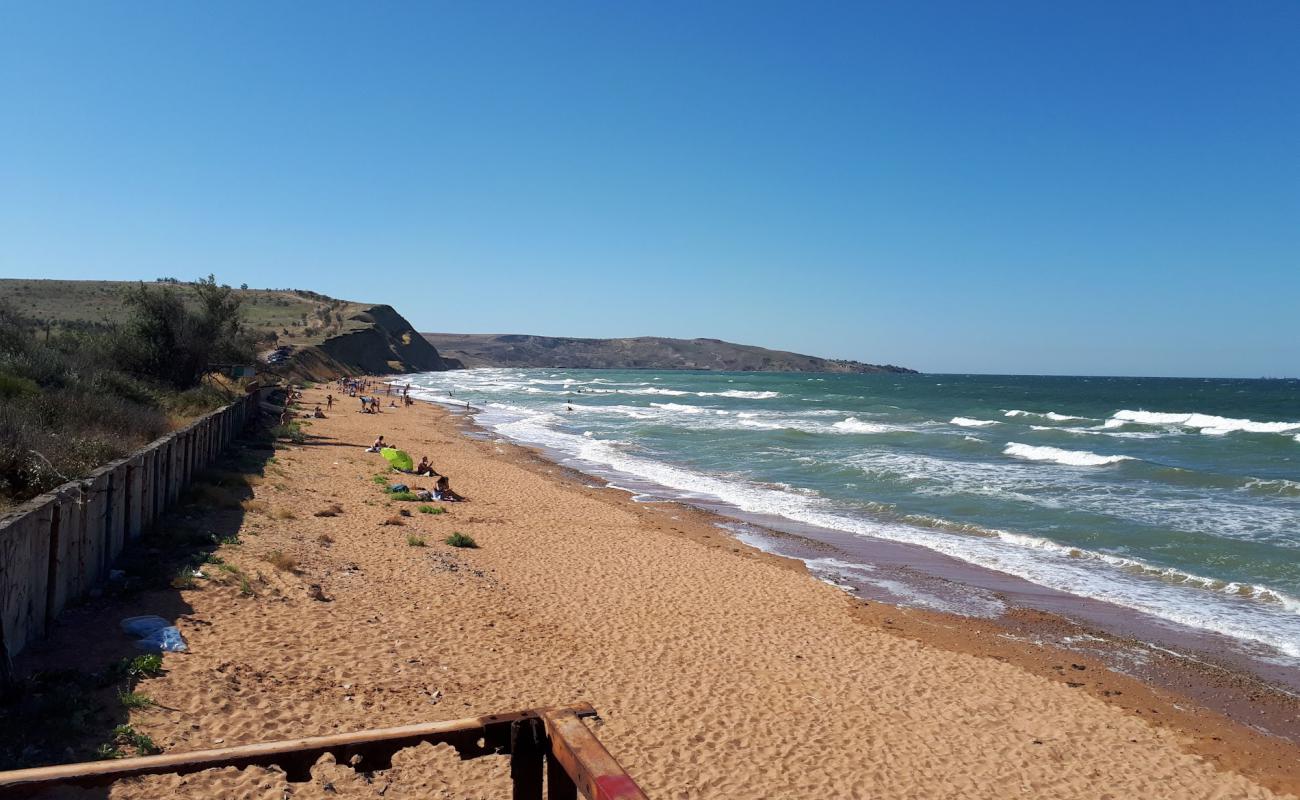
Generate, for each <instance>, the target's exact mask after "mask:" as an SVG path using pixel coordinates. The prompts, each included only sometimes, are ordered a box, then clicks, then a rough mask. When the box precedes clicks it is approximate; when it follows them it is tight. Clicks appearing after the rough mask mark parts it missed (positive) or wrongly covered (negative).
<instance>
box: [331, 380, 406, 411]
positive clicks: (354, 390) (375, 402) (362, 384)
mask: <svg viewBox="0 0 1300 800" xmlns="http://www.w3.org/2000/svg"><path fill="white" fill-rule="evenodd" d="M337 387H338V390H339V391H340V392H343V393H345V394H347V396H348V397H355V398H357V399H358V400H360V401H361V409H360V413H362V414H379V413H382V412H381V411H380V410H379V392H378V388H377V387H378V384H377V383H376V382H374V381H369V380H363V379H354V378H339V379H338V381H337ZM384 387H385V388H384V393H385V394H386V395H388V397H389V398H390V399H389V401H388V407H389V408H400V407H401V406H398V405H397V400H396V399H395V398H393V388H394V387H393V384H391V383H386V384H384ZM372 388H374V392H373V393H372V394H367V392H368V391H370V390H371V389H372ZM399 392H400V394H401V398H402V406H412V405H415V401H414V400H412V399H411V385H410V384H409V383H408V384H407V385H406V386H403V387H399ZM325 402H326V403H327V404H329V407H330V408H333V407H334V395H332V394H329V395H326V396H325Z"/></svg>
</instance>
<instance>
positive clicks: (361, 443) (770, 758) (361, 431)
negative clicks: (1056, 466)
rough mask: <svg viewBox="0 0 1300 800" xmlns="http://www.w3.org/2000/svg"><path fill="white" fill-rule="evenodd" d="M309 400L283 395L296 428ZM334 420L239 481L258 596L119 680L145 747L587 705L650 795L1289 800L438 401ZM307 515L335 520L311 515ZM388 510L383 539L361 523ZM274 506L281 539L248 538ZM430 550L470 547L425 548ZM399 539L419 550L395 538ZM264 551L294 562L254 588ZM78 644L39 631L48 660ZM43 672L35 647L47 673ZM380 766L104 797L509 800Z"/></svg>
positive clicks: (1170, 735) (1218, 731) (1120, 713)
mask: <svg viewBox="0 0 1300 800" xmlns="http://www.w3.org/2000/svg"><path fill="white" fill-rule="evenodd" d="M323 397H324V391H323V390H312V391H309V392H308V393H307V398H306V400H307V402H306V404H305V405H306V407H307V408H311V407H312V404H313V403H314V402H315V401H317V400H319V399H322V398H323ZM355 405H356V404H355V401H353V402H348V401H346V400H345V401H344V403H343V404H342V405H341V406H336V407H335V413H333V414H331V415H330V418H329V419H327V420H316V421H314V424H313V425H312V426H311V427H310V428H309V431H310V433H311V434H312V436H313V437H314V438H313V441H312V442H310V443H309V444H308V445H306V446H303V447H294V448H290V449H288V450H285V451H281V452H280V453H279V454H278V458H277V462H278V463H277V464H276V465H275V466H274V467H273V468H272V469H271V471H270V473H269V474H268V477H267V480H266V481H265V482H264V483H263V484H261V485H260V486H258V487H257V497H258V499H259V500H262V501H264V502H265V503H266V504H267V506H268V510H267V512H262V513H250V514H249V515H248V516H247V517H246V518H245V520H244V522H243V527H242V533H241V536H242V539H243V543H242V544H240V545H235V546H226V547H223V548H222V550H221V551H220V555H221V556H222V557H223V558H224V559H225V560H226V561H227V562H229V563H231V564H236V565H238V566H239V567H241V568H242V569H243V570H244V571H245V572H246V573H248V574H249V575H250V576H251V577H252V578H253V581H252V587H253V588H254V589H255V590H256V592H257V595H256V596H255V597H247V596H241V594H240V592H239V589H238V587H237V586H236V585H235V584H234V583H233V582H225V583H217V582H215V581H213V582H208V581H203V582H201V585H200V588H198V589H194V590H186V591H185V592H184V593H183V595H184V600H185V602H186V603H188V604H189V605H190V606H191V607H192V608H193V613H192V614H190V615H188V617H187V618H186V619H185V620H183V621H182V623H181V625H182V629H183V630H184V631H185V634H186V636H187V638H188V639H189V642H190V645H191V648H192V652H191V653H189V654H184V655H168V656H167V657H166V667H167V670H168V672H167V674H166V675H164V676H163V677H161V678H156V679H153V680H148V681H145V682H144V683H143V684H142V685H141V686H140V687H139V690H140V691H143V692H146V693H148V694H149V695H150V696H152V697H153V698H154V699H156V700H157V701H158V702H159V703H160V707H159V708H155V709H148V710H143V711H136V712H132V718H131V721H132V723H133V725H134V726H135V728H136V729H137V730H140V731H143V732H146V733H148V734H150V735H151V736H152V737H153V738H154V740H155V741H157V742H158V743H159V744H160V745H162V746H163V747H164V748H165V749H166V750H167V751H169V752H174V751H181V750H188V749H198V748H206V747H213V746H219V745H232V744H241V743H251V742H258V741H265V740H269V739H279V738H290V737H295V736H302V735H313V734H326V733H335V732H341V731H350V730H356V729H362V728H368V727H380V726H389V725H398V724H405V723H411V722H417V721H423V720H440V719H453V718H458V717H464V716H473V715H477V714H480V713H489V712H493V711H505V710H513V709H518V708H525V707H530V706H542V705H550V704H566V703H571V702H575V701H582V700H585V701H589V702H591V703H592V704H594V705H595V706H596V708H597V709H598V710H599V711H600V713H601V715H602V717H603V722H601V723H597V724H596V725H595V726H594V727H595V730H596V733H597V735H598V736H599V737H600V739H601V741H602V742H603V743H604V744H605V745H606V746H607V747H608V748H609V749H610V751H611V752H612V753H613V754H614V755H615V757H616V758H618V759H619V761H621V762H622V763H623V765H624V766H626V767H627V769H628V770H629V772H630V773H631V774H632V775H633V776H634V777H635V778H636V779H637V780H638V782H639V783H640V784H641V785H642V786H643V788H644V789H645V790H646V791H647V792H648V793H649V794H650V796H652V797H656V798H696V797H728V798H802V797H810V796H814V795H815V796H819V797H872V798H918V797H936V798H937V797H989V798H993V797H997V798H1004V797H1011V796H1034V797H1053V798H1075V797H1080V798H1084V797H1086V798H1105V797H1112V798H1131V797H1148V798H1184V797H1186V798H1191V797H1196V798H1210V797H1213V798H1256V797H1259V798H1264V797H1276V796H1280V795H1279V794H1275V793H1274V790H1277V791H1279V792H1285V791H1291V792H1294V791H1296V786H1297V784H1296V776H1295V774H1294V773H1290V774H1289V773H1288V770H1289V766H1288V763H1291V764H1293V763H1294V761H1290V762H1288V759H1294V757H1295V755H1296V751H1295V749H1294V748H1291V747H1290V746H1289V745H1285V744H1284V743H1283V744H1278V743H1277V742H1273V743H1272V744H1270V745H1269V747H1272V748H1273V749H1272V750H1269V749H1268V747H1264V748H1260V747H1257V744H1258V741H1257V740H1256V739H1252V738H1251V737H1252V734H1250V733H1249V732H1248V731H1246V730H1245V729H1244V728H1240V727H1236V726H1233V725H1231V724H1230V723H1227V722H1226V721H1221V720H1217V718H1215V717H1213V715H1208V716H1207V715H1205V714H1199V715H1198V714H1194V713H1191V712H1188V714H1190V716H1188V719H1191V720H1193V721H1194V722H1195V723H1196V724H1199V725H1200V726H1201V727H1200V728H1199V729H1198V728H1196V725H1181V726H1180V725H1178V724H1169V723H1168V722H1166V723H1165V724H1163V725H1159V726H1158V725H1156V724H1153V722H1152V721H1150V720H1149V719H1148V718H1149V717H1153V716H1155V715H1158V714H1159V712H1160V711H1167V712H1170V713H1173V709H1172V706H1171V704H1170V703H1168V702H1166V701H1164V700H1162V699H1161V698H1160V697H1158V696H1156V695H1155V694H1154V693H1151V692H1146V691H1145V690H1144V689H1143V688H1142V687H1141V686H1136V687H1135V686H1133V685H1131V684H1132V683H1133V681H1131V680H1128V679H1124V678H1121V677H1118V676H1115V675H1113V674H1109V673H1106V674H1104V675H1103V674H1099V673H1104V672H1105V670H1104V668H1102V667H1100V666H1098V665H1088V664H1086V663H1085V664H1080V665H1079V666H1081V667H1088V668H1089V669H1091V670H1092V672H1089V673H1086V674H1087V677H1086V678H1084V677H1080V676H1081V675H1083V674H1085V670H1078V668H1077V667H1070V669H1072V670H1078V672H1075V673H1072V674H1071V675H1067V676H1065V678H1069V679H1070V680H1069V681H1068V682H1067V680H1065V679H1064V678H1053V677H1052V670H1053V669H1056V670H1058V671H1059V670H1061V669H1062V665H1063V664H1069V663H1070V662H1071V661H1073V662H1074V663H1076V664H1078V663H1079V659H1078V657H1071V656H1069V655H1061V654H1056V653H1051V652H1047V653H1044V652H1041V651H1039V652H1036V654H1034V655H1032V656H1030V657H1027V658H1022V659H1017V658H1014V657H1011V656H1014V650H1013V649H1006V648H1004V649H999V646H998V645H996V644H992V645H987V646H985V647H984V648H983V652H982V654H979V655H976V654H973V653H971V652H960V650H961V649H962V648H960V647H958V646H955V645H954V644H953V642H954V641H956V639H954V638H953V637H952V636H948V638H947V640H945V639H944V637H945V635H946V634H945V633H944V632H945V631H948V632H949V633H951V631H952V630H953V629H954V628H957V627H960V626H961V622H960V620H958V621H957V622H955V623H954V621H953V620H954V618H943V619H940V618H939V617H938V616H937V615H926V614H921V613H917V612H909V611H906V610H902V609H894V608H891V607H888V606H882V605H878V604H871V605H870V606H864V604H862V603H861V602H859V601H856V600H854V599H852V598H851V597H849V596H848V595H846V594H845V593H843V592H841V591H839V590H837V589H835V588H833V587H830V586H827V585H825V584H823V583H820V582H818V581H816V580H814V579H813V578H811V577H809V576H808V575H807V574H806V573H805V572H804V570H803V569H802V568H801V567H799V566H798V565H795V564H792V563H791V562H788V561H784V560H782V559H777V558H773V557H770V556H766V555H764V554H761V553H758V552H756V551H753V550H751V549H749V548H746V547H744V546H743V545H740V544H738V543H736V542H734V541H733V540H731V539H730V538H729V537H727V536H726V535H725V534H724V533H723V532H722V531H720V530H718V529H717V528H716V527H714V526H713V525H712V524H711V522H710V519H709V518H708V516H707V515H704V514H702V513H698V512H694V511H691V510H689V509H685V508H683V507H681V506H677V505H673V504H655V505H638V504H634V503H631V502H630V501H629V500H628V499H627V495H626V494H624V493H622V492H619V491H616V490H610V489H600V488H590V487H587V486H585V485H584V483H583V481H582V479H580V478H578V479H575V478H574V477H573V476H572V475H571V474H569V473H567V471H566V470H563V469H562V468H560V467H556V466H554V465H550V464H548V463H547V462H544V461H542V460H540V459H538V458H536V457H535V456H532V455H531V454H529V453H528V452H526V451H524V450H522V449H520V448H515V447H512V446H509V445H503V444H499V443H496V442H492V441H484V440H473V439H469V438H467V437H465V436H463V435H462V434H461V433H460V432H459V430H458V428H459V427H460V423H458V422H457V421H456V420H454V419H451V418H450V417H449V415H448V414H447V413H446V412H445V411H443V410H441V409H438V408H432V407H429V406H425V405H422V404H420V405H417V406H415V407H413V408H409V409H401V410H394V409H385V410H384V413H383V414H382V415H380V416H378V417H376V416H370V415H362V414H359V413H356V412H355V410H354V409H355ZM378 433H383V434H384V435H385V436H386V437H387V438H388V439H389V440H390V442H393V443H395V444H396V445H397V446H400V447H403V448H405V449H407V450H409V451H410V452H411V454H412V455H413V456H415V457H416V458H417V459H418V458H419V456H421V455H425V454H427V455H429V456H430V458H431V460H432V461H433V463H434V465H435V467H436V468H437V469H438V470H439V471H441V472H444V473H446V474H448V475H450V476H452V482H453V486H454V487H455V488H456V489H458V490H459V491H461V492H463V493H464V494H466V495H467V496H468V497H470V498H471V502H468V503H464V504H459V505H457V504H450V505H447V508H448V509H449V511H448V513H446V514H443V515H438V516H429V515H423V514H420V513H418V512H416V511H415V506H416V505H417V504H414V503H395V502H394V503H390V501H387V500H386V499H385V497H384V495H383V493H382V492H381V490H380V489H379V488H378V487H377V486H376V485H375V484H374V483H373V482H372V480H371V478H372V476H373V475H375V474H376V472H377V471H379V469H380V468H381V467H382V466H383V462H382V461H381V459H380V457H379V456H377V455H373V454H369V453H365V452H363V448H364V447H365V446H366V445H368V444H369V443H370V442H371V441H372V440H373V439H374V437H375V435H376V434H378ZM402 480H403V481H404V482H407V483H410V484H415V485H424V486H428V485H429V482H428V481H425V480H422V479H415V478H403V479H402ZM330 503H338V504H339V505H341V506H342V507H343V511H342V513H341V514H340V515H338V516H335V517H316V516H313V512H315V511H317V510H320V509H322V508H325V507H326V506H327V505H329V504H330ZM402 507H405V508H408V509H409V510H411V512H412V515H411V516H410V517H409V518H405V517H404V518H401V519H402V521H403V522H404V524H403V525H400V526H389V525H381V522H383V521H384V520H385V519H388V518H390V517H392V516H393V515H395V514H397V512H398V509H399V508H402ZM280 510H289V511H292V512H294V515H295V517H294V518H292V519H275V518H274V517H275V516H276V512H278V511H280ZM452 531H461V532H464V533H467V534H470V535H471V536H473V537H474V538H475V539H476V540H477V541H478V543H479V544H480V545H481V548H480V549H477V550H457V549H453V548H451V547H448V546H447V545H445V544H443V543H442V539H443V538H444V537H445V536H447V534H448V533H450V532H452ZM413 534H414V535H419V536H422V537H423V538H424V539H425V540H426V541H427V543H428V546H427V547H414V546H410V545H408V543H407V537H408V535H413ZM322 535H327V536H328V537H330V538H331V539H332V542H330V543H328V544H326V543H323V542H322V541H321V537H322ZM274 551H278V552H280V553H282V554H284V555H287V556H290V557H292V558H293V559H295V560H296V562H297V566H296V567H295V569H294V570H293V571H285V570H282V569H277V568H276V567H274V566H272V564H270V563H269V562H268V561H267V560H266V559H267V557H268V556H269V554H271V553H272V552H274ZM313 586H318V587H320V592H323V596H324V597H326V598H329V599H328V600H322V599H318V598H319V597H320V596H321V595H320V594H319V593H318V592H316V590H314V589H313V588H312V587H313ZM314 595H315V596H314ZM105 621H106V620H99V621H97V622H96V621H93V620H90V619H87V620H83V621H82V623H81V624H84V625H92V624H97V625H102V624H104V623H105ZM77 625H78V623H77V622H76V621H74V622H72V623H70V624H69V626H67V628H66V629H65V631H64V633H63V634H60V636H61V637H64V638H66V641H68V642H72V641H74V640H75V636H72V634H73V633H74V632H75V630H74V629H75V628H76V627H77ZM893 628H907V631H906V632H905V634H904V635H898V633H896V632H895V631H894V630H892V629H893ZM978 632H979V631H978V630H976V629H974V628H972V629H971V631H968V633H978ZM957 638H958V639H959V638H960V637H957ZM988 638H992V636H990V637H988ZM72 647H73V645H71V644H68V645H67V648H69V649H68V650H66V652H71V649H70V648H72ZM1008 647H1013V646H1012V645H1008ZM967 649H970V648H967ZM1030 649H1032V648H1030ZM1008 654H1010V655H1008ZM58 656H59V645H58V643H57V642H56V643H55V644H54V646H53V647H52V648H51V649H50V651H49V655H48V657H49V658H57V657H58ZM1033 659H1037V660H1038V662H1041V663H1037V665H1036V666H1035V663H1031V662H1033ZM1126 681H1127V682H1126ZM1104 686H1110V687H1118V686H1124V687H1125V694H1123V698H1124V699H1125V700H1126V701H1128V702H1127V705H1126V706H1123V707H1122V706H1121V705H1118V704H1117V703H1115V702H1109V701H1107V700H1106V699H1104V696H1103V695H1104V694H1105V692H1112V691H1113V693H1114V694H1115V695H1117V696H1118V695H1119V691H1118V690H1113V689H1103V688H1102V687H1104ZM1144 692H1145V693H1144ZM1105 696H1110V695H1105ZM1137 712H1145V713H1144V714H1139V713H1137ZM1210 742H1214V743H1215V744H1214V746H1210V745H1209V744H1208V743H1210ZM1216 748H1217V749H1216ZM1260 752H1264V753H1265V754H1266V755H1265V757H1262V758H1259V757H1255V756H1252V753H1254V754H1256V755H1257V754H1258V753H1260ZM398 762H399V765H398V766H397V767H395V768H394V769H392V770H388V771H385V772H380V773H375V774H374V776H373V778H372V779H367V778H366V777H365V776H358V775H357V774H355V773H354V772H352V771H351V770H350V769H346V768H343V767H339V766H336V765H332V764H322V765H319V766H318V768H317V772H316V779H315V780H314V781H313V782H312V783H310V784H304V785H292V786H291V787H290V788H289V794H286V784H285V783H284V782H283V779H282V777H281V776H279V775H277V774H276V773H268V772H266V771H262V770H248V771H246V772H243V773H239V772H235V771H233V770H226V771H221V772H213V773H207V774H204V775H201V776H192V777H189V778H186V779H181V778H176V777H168V778H158V779H150V780H148V781H142V782H138V783H133V784H131V785H119V786H117V787H115V789H114V791H113V795H112V796H114V797H146V796H153V797H158V796H187V797H215V796H220V797H275V798H279V797H284V796H290V795H291V796H293V797H318V796H319V797H327V796H328V797H339V796H357V797H378V796H381V795H382V796H385V797H388V798H392V797H408V796H428V797H486V796H497V797H500V796H506V793H507V792H508V777H507V776H508V771H507V768H506V765H505V759H502V758H487V759H480V760H478V761H473V762H458V761H456V760H455V759H454V758H453V757H449V756H448V755H447V754H446V753H442V755H441V757H438V758H433V757H431V755H430V748H428V747H427V746H426V747H424V748H421V749H420V750H411V751H407V752H406V753H405V754H403V756H402V757H401V758H399V759H398ZM1268 787H1271V788H1268Z"/></svg>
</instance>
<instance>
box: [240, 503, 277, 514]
mask: <svg viewBox="0 0 1300 800" xmlns="http://www.w3.org/2000/svg"><path fill="white" fill-rule="evenodd" d="M239 506H240V507H241V508H243V509H244V510H245V511H247V512H248V513H250V514H265V513H266V512H267V510H268V509H270V506H269V505H267V503H266V501H265V500H245V501H243V502H242V503H240V504H239Z"/></svg>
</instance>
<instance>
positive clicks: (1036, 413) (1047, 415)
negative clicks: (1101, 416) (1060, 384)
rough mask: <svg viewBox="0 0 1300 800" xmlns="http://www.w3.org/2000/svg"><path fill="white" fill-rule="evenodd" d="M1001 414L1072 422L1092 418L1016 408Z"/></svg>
mask: <svg viewBox="0 0 1300 800" xmlns="http://www.w3.org/2000/svg"><path fill="white" fill-rule="evenodd" d="M1003 414H1004V415H1005V416H1008V417H1042V418H1043V419H1050V420H1053V421H1055V422H1072V421H1080V420H1088V419H1092V417H1075V416H1071V415H1069V414H1058V413H1057V412H1055V411H1021V410H1020V409H1018V408H1013V409H1010V410H1008V411H1004V412H1003Z"/></svg>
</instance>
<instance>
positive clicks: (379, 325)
mask: <svg viewBox="0 0 1300 800" xmlns="http://www.w3.org/2000/svg"><path fill="white" fill-rule="evenodd" d="M349 321H351V322H354V323H361V327H355V328H354V329H353V330H350V331H347V332H345V333H340V334H339V335H337V336H331V337H330V338H328V339H326V340H325V341H323V342H321V343H320V344H318V345H314V346H312V347H307V348H304V349H302V350H300V351H298V352H296V353H294V356H293V363H292V365H291V366H290V368H289V371H290V372H291V373H292V374H293V375H294V376H295V377H298V378H302V379H308V380H327V379H329V378H333V377H337V376H339V375H362V374H365V375H391V374H398V373H404V372H438V371H442V370H448V369H458V368H460V366H461V364H460V362H459V361H457V360H456V359H446V358H443V357H442V356H441V355H439V354H438V350H437V349H436V348H435V347H434V346H433V345H431V344H429V342H428V341H427V340H425V338H424V337H423V336H421V335H420V334H419V333H416V331H415V329H414V328H412V327H411V323H409V322H407V321H406V318H405V317H403V316H402V315H401V314H399V313H397V311H396V310H395V309H394V308H393V307H392V306H382V305H381V306H371V307H370V308H367V309H365V310H363V311H360V312H358V313H356V314H353V315H352V316H351V317H349Z"/></svg>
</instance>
